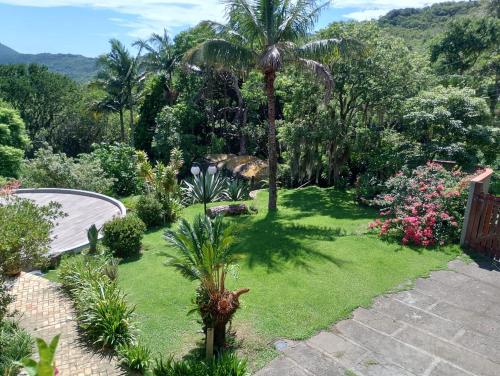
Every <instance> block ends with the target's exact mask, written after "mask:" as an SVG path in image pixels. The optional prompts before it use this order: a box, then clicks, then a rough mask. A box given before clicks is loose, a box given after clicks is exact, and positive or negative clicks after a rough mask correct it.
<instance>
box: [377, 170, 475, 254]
mask: <svg viewBox="0 0 500 376" xmlns="http://www.w3.org/2000/svg"><path fill="white" fill-rule="evenodd" d="M469 178H470V177H468V176H467V175H466V174H464V173H463V172H462V171H460V170H455V171H448V170H446V169H445V168H444V167H443V166H442V165H440V164H438V163H433V162H429V163H427V164H426V165H425V166H420V167H418V168H416V169H414V170H412V171H408V170H405V171H400V172H399V173H397V174H396V175H395V176H393V177H392V178H390V179H389V180H388V181H387V182H386V184H385V193H383V194H381V195H379V196H378V197H377V198H376V199H375V200H374V203H375V204H376V205H378V206H379V207H381V208H382V209H381V211H380V215H381V216H382V219H377V220H376V221H375V222H373V223H372V224H371V225H370V227H371V228H376V229H379V231H380V232H379V234H380V236H382V237H385V238H393V239H397V240H400V241H401V242H402V243H403V244H413V245H417V246H423V247H429V246H434V245H444V244H446V243H450V242H456V241H458V239H459V236H460V229H461V227H462V222H463V215H464V214H463V213H464V211H465V205H466V202H467V192H468V191H467V189H466V188H467V186H468V180H469Z"/></svg>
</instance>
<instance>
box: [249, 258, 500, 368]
mask: <svg viewBox="0 0 500 376" xmlns="http://www.w3.org/2000/svg"><path fill="white" fill-rule="evenodd" d="M449 267H450V270H447V271H437V272H433V273H432V274H431V277H430V278H421V279H418V280H417V281H416V285H415V287H414V288H413V289H412V290H410V291H405V292H400V293H397V294H392V295H386V296H382V297H379V298H377V299H376V300H375V302H374V304H373V306H372V307H371V308H370V309H364V308H359V309H357V310H356V311H355V312H354V314H353V318H352V319H349V320H345V321H341V322H339V323H337V324H336V325H334V326H333V327H332V328H331V329H330V330H328V331H323V332H321V333H319V334H317V335H316V336H314V337H312V338H311V339H309V340H307V341H300V342H296V343H291V344H290V345H289V346H288V347H287V348H286V349H285V350H284V351H283V353H282V355H281V356H279V357H278V358H276V359H275V360H273V361H272V362H271V363H270V364H269V365H268V366H267V367H265V368H264V369H262V370H261V371H259V372H258V373H257V376H284V375H287V376H306V375H308V376H320V375H321V376H322V375H328V376H330V375H331V376H334V375H342V376H354V375H359V376H379V375H384V376H385V375H387V376H415V375H418V376H420V375H423V376H466V375H468V376H474V375H476V376H498V375H500V272H499V271H492V270H488V269H486V268H484V269H483V268H480V267H479V266H478V265H477V264H475V263H472V264H465V263H463V262H461V261H458V260H455V261H452V262H451V263H450V264H449Z"/></svg>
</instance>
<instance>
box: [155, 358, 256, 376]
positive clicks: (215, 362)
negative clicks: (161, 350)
mask: <svg viewBox="0 0 500 376" xmlns="http://www.w3.org/2000/svg"><path fill="white" fill-rule="evenodd" d="M153 374H154V375H155V376H247V375H248V372H247V362H246V361H245V360H242V359H239V358H238V357H237V356H236V354H234V353H223V354H222V355H221V356H219V357H216V358H213V359H211V360H208V361H203V360H178V361H176V360H174V359H173V358H169V359H167V360H164V359H163V358H159V359H156V361H155V364H154V366H153Z"/></svg>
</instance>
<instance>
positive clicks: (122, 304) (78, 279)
mask: <svg viewBox="0 0 500 376" xmlns="http://www.w3.org/2000/svg"><path fill="white" fill-rule="evenodd" d="M109 268H116V265H115V263H114V260H113V259H112V258H109V257H106V256H87V255H78V256H70V257H66V258H63V260H62V261H61V265H60V268H59V279H60V281H61V283H62V285H63V287H64V288H65V289H66V290H67V291H68V292H69V293H70V295H71V297H72V298H73V301H74V304H75V310H76V313H77V314H76V317H77V321H78V325H79V326H80V327H81V328H82V329H83V330H84V332H85V333H86V335H87V336H88V337H89V338H90V339H91V340H92V341H93V342H94V343H95V344H97V345H100V346H102V347H111V348H116V347H117V346H119V345H124V344H129V343H131V342H132V341H133V340H134V327H135V325H134V322H133V312H134V308H130V307H129V306H128V304H127V302H126V300H125V295H124V294H123V293H122V292H121V291H120V289H119V287H118V285H117V283H116V281H115V280H114V278H115V277H113V276H111V275H110V272H109Z"/></svg>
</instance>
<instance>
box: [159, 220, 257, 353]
mask: <svg viewBox="0 0 500 376" xmlns="http://www.w3.org/2000/svg"><path fill="white" fill-rule="evenodd" d="M233 233H234V229H233V228H232V227H230V226H227V225H225V224H224V222H223V217H222V216H217V217H216V218H215V219H213V220H211V219H210V218H208V217H207V216H204V215H203V216H202V215H198V216H197V217H195V219H194V221H193V223H192V224H191V223H189V222H188V221H187V220H185V219H182V220H181V222H180V224H179V228H178V230H177V231H173V230H167V231H166V232H165V239H166V240H167V242H169V243H170V244H171V245H173V246H174V247H175V248H176V249H177V251H178V255H177V256H170V257H169V258H168V260H167V264H168V265H170V266H172V267H174V268H175V269H177V270H178V271H179V272H180V273H181V274H182V275H183V276H184V277H186V278H187V279H189V280H191V281H198V282H199V287H198V289H197V291H196V298H195V302H196V305H197V309H198V312H199V314H200V316H201V319H202V321H203V324H204V327H205V330H206V329H207V328H213V329H214V345H215V347H216V348H222V347H223V346H224V344H225V338H226V324H227V323H228V322H229V321H230V320H231V318H232V316H233V315H234V313H235V312H236V310H237V309H238V308H239V306H240V303H239V297H240V295H242V294H244V293H246V292H248V291H249V289H247V288H241V289H238V290H236V291H229V290H227V289H226V287H225V286H226V285H225V283H226V276H227V273H228V272H229V271H230V269H231V268H232V267H233V265H234V258H233V256H232V253H231V245H232V243H233V241H234V236H233Z"/></svg>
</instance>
